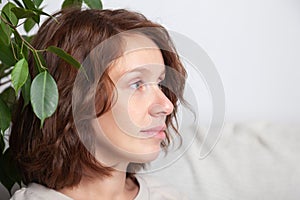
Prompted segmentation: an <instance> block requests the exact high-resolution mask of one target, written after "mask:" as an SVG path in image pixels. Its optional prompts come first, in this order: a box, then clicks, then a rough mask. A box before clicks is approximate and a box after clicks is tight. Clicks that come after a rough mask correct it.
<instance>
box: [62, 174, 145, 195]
mask: <svg viewBox="0 0 300 200" xmlns="http://www.w3.org/2000/svg"><path fill="white" fill-rule="evenodd" d="M111 175H112V176H110V177H107V178H95V179H92V178H87V177H83V178H82V179H81V181H80V183H79V184H78V185H77V186H75V187H68V188H63V189H61V190H59V192H61V193H63V194H65V195H67V196H69V197H71V198H72V199H74V200H83V199H104V200H105V199H115V200H125V199H126V200H128V199H134V197H136V196H137V194H138V191H139V185H138V183H137V182H136V181H135V180H134V179H133V178H129V177H126V171H112V173H111Z"/></svg>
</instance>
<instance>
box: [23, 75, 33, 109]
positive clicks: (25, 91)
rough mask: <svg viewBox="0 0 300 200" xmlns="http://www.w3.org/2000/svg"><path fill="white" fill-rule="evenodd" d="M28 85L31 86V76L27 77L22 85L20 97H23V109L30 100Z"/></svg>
mask: <svg viewBox="0 0 300 200" xmlns="http://www.w3.org/2000/svg"><path fill="white" fill-rule="evenodd" d="M30 87H31V78H30V76H28V77H27V80H26V82H25V84H24V85H23V86H22V97H23V99H24V106H23V109H24V108H25V107H26V106H27V105H28V104H29V101H30Z"/></svg>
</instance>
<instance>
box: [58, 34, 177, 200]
mask: <svg viewBox="0 0 300 200" xmlns="http://www.w3.org/2000/svg"><path fill="white" fill-rule="evenodd" d="M125 41H126V48H125V53H124V54H123V56H121V57H120V58H118V59H117V60H116V61H115V62H114V63H113V66H111V67H110V69H109V70H110V71H109V76H110V78H111V80H112V81H113V82H114V84H115V86H116V87H115V88H116V89H115V91H113V92H114V93H115V94H116V95H115V96H116V101H115V103H114V104H113V107H112V109H111V110H110V111H108V112H106V113H104V114H103V115H101V116H100V117H99V118H98V119H97V120H96V121H95V123H94V124H95V126H96V130H97V131H96V134H97V135H96V138H97V139H96V140H97V141H95V143H96V146H95V147H96V148H95V149H96V152H95V155H96V158H97V160H99V162H100V163H102V164H104V165H106V166H110V167H113V168H114V169H116V170H115V171H114V172H113V173H112V176H111V177H109V178H105V179H101V178H99V179H98V178H96V177H95V178H92V179H86V178H83V179H82V180H81V182H80V184H79V185H78V186H76V187H73V188H65V189H63V190H61V191H60V192H62V193H64V194H66V195H68V196H70V197H72V198H74V199H95V198H96V197H98V198H99V197H101V199H133V198H134V197H135V196H136V195H137V193H138V191H139V187H138V185H137V184H136V183H135V182H134V181H132V180H131V179H129V178H126V168H127V166H128V164H129V163H130V162H136V163H146V162H150V161H152V160H154V159H155V158H156V157H157V156H158V155H159V153H160V151H161V146H160V145H161V142H162V140H163V139H164V138H165V135H164V134H165V133H164V129H165V128H166V127H165V119H166V116H167V115H169V114H170V113H172V111H173V104H172V103H171V102H170V100H169V99H168V98H167V97H166V96H165V95H164V93H163V92H162V91H161V89H160V87H159V83H160V82H161V81H163V79H164V77H165V65H164V60H163V57H162V54H161V52H160V50H159V49H158V47H157V46H156V44H155V43H154V42H152V41H151V40H150V39H148V38H146V37H145V36H142V35H128V36H126V37H125Z"/></svg>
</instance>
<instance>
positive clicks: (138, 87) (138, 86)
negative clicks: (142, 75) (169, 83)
mask: <svg viewBox="0 0 300 200" xmlns="http://www.w3.org/2000/svg"><path fill="white" fill-rule="evenodd" d="M162 82H163V80H160V81H159V82H158V83H157V86H158V87H159V89H162V87H163V85H162ZM146 85H147V83H144V82H143V81H142V80H138V81H136V82H134V83H132V84H130V86H129V87H130V88H132V89H134V90H138V89H140V88H141V86H146Z"/></svg>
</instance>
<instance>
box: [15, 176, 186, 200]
mask: <svg viewBox="0 0 300 200" xmlns="http://www.w3.org/2000/svg"><path fill="white" fill-rule="evenodd" d="M135 177H136V179H137V181H138V183H139V186H140V187H139V192H138V194H137V196H136V197H135V199H134V200H177V199H178V200H181V199H183V200H185V199H187V198H186V197H185V196H184V195H183V194H182V193H180V192H179V191H178V190H176V189H175V188H172V187H170V186H169V185H166V184H163V183H161V182H158V181H157V180H156V179H155V178H153V177H151V176H149V175H143V176H140V175H136V176H135ZM53 199H55V200H73V199H72V198H70V197H68V196H66V195H64V194H62V193H60V192H57V191H56V190H53V189H49V188H47V187H45V186H42V185H40V184H37V183H31V184H29V185H28V187H23V188H21V189H20V190H18V191H16V192H15V194H14V195H13V197H12V198H11V200H53Z"/></svg>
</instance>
